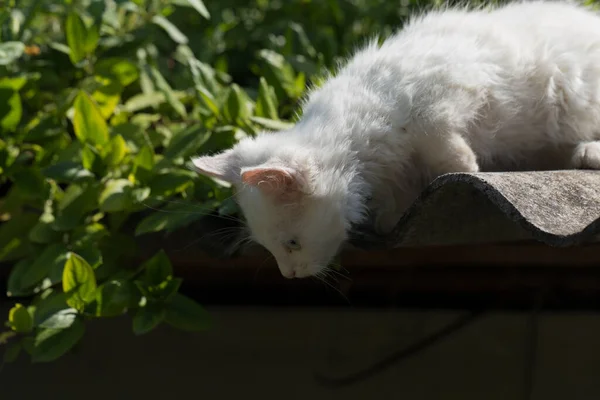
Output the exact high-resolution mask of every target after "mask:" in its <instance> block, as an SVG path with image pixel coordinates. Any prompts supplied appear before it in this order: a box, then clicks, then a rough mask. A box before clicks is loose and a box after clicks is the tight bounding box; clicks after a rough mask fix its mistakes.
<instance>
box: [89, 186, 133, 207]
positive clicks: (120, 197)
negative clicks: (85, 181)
mask: <svg viewBox="0 0 600 400" xmlns="http://www.w3.org/2000/svg"><path fill="white" fill-rule="evenodd" d="M132 186H133V184H132V183H131V182H130V181H129V180H127V179H111V180H109V181H108V182H106V185H105V186H104V189H103V190H102V192H101V193H100V198H99V199H98V200H99V203H100V210H102V211H105V212H117V211H123V210H126V209H127V208H128V207H130V206H131V197H130V190H131V187H132Z"/></svg>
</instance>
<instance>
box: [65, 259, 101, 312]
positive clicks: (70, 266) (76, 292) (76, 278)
mask: <svg viewBox="0 0 600 400" xmlns="http://www.w3.org/2000/svg"><path fill="white" fill-rule="evenodd" d="M62 286H63V291H64V292H65V293H66V294H67V304H68V305H69V306H71V307H73V308H75V309H77V310H79V311H82V310H83V309H84V308H85V306H86V305H88V304H89V303H91V302H92V301H94V299H95V298H96V276H95V275H94V270H93V269H92V267H91V266H90V264H88V262H87V261H86V260H84V259H83V257H81V256H79V255H77V254H75V253H69V256H68V258H67V262H66V263H65V268H64V271H63V277H62Z"/></svg>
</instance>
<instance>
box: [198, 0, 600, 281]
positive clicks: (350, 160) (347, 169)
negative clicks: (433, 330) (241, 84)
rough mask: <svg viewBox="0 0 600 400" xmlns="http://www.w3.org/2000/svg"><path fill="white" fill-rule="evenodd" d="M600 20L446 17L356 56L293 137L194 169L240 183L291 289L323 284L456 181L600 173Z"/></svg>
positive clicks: (308, 109)
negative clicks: (369, 225) (547, 172)
mask: <svg viewBox="0 0 600 400" xmlns="http://www.w3.org/2000/svg"><path fill="white" fill-rule="evenodd" d="M597 140H600V17H599V16H598V15H596V14H595V13H594V12H592V11H591V10H588V9H585V8H583V7H582V6H579V5H575V4H572V3H564V2H560V3H559V2H541V1H534V2H525V3H513V4H510V5H507V6H503V7H500V8H496V9H479V10H467V9H452V8H450V9H445V10H441V11H433V12H429V13H426V14H424V15H421V16H417V17H414V18H413V19H412V20H411V21H410V22H409V23H407V24H406V25H405V27H404V28H403V29H402V30H401V31H400V32H399V33H397V34H396V35H394V36H392V37H391V38H389V39H388V40H387V41H385V43H384V44H383V45H382V46H381V47H379V46H378V45H377V44H376V43H375V42H373V43H372V44H370V45H369V46H367V47H366V48H364V49H362V50H360V51H359V52H357V53H356V54H355V55H354V57H353V58H351V59H350V61H349V62H348V63H347V65H345V66H344V67H343V68H341V70H340V71H339V72H338V73H337V74H336V76H334V77H330V78H329V79H328V81H327V82H326V83H325V84H324V85H323V86H322V87H321V88H319V89H316V90H314V91H313V92H312V93H310V95H309V97H308V99H307V101H306V103H305V104H304V106H303V114H302V118H301V120H300V121H299V122H298V124H297V125H296V126H295V127H293V128H292V129H290V130H289V131H285V132H279V133H264V134H260V135H258V136H257V137H256V138H250V139H244V140H242V141H240V142H239V143H238V144H237V145H236V146H235V147H234V148H233V149H230V150H228V151H225V152H223V153H221V154H217V155H213V156H205V157H198V158H195V159H193V164H194V165H195V167H196V168H197V170H198V171H199V172H200V173H201V174H205V175H208V176H212V177H216V178H219V179H222V180H225V181H229V182H231V183H233V184H234V186H235V187H236V189H237V191H238V193H237V199H238V202H239V204H240V207H241V209H242V211H243V213H244V215H245V217H246V219H247V223H248V226H249V228H250V231H251V234H252V237H253V238H254V239H255V240H256V241H257V242H258V243H260V244H262V245H263V246H264V247H266V248H267V249H268V250H269V251H270V252H271V253H272V254H273V256H274V257H275V259H276V260H277V263H278V265H279V269H280V270H281V273H282V274H283V275H284V276H285V277H288V278H291V277H306V276H310V275H318V274H319V273H321V272H322V271H323V270H324V268H326V266H327V265H328V263H329V262H330V261H331V259H332V258H333V257H334V256H335V255H336V253H337V252H338V250H339V248H340V246H341V245H342V243H343V242H344V241H345V240H346V238H347V232H348V231H349V229H350V227H351V226H352V225H353V224H359V223H363V222H365V218H367V210H368V211H369V212H372V213H374V214H375V225H376V228H377V230H378V231H379V232H381V233H386V232H389V231H390V230H391V229H392V228H393V227H394V225H395V224H396V223H397V221H398V220H399V218H400V217H401V215H402V213H403V211H405V209H406V208H407V207H408V206H409V205H410V204H411V203H412V202H413V201H414V199H415V198H416V197H417V196H418V194H419V193H420V192H421V190H422V189H423V188H424V187H425V186H426V185H427V184H428V183H429V182H431V180H432V179H434V178H435V177H437V176H439V175H441V174H444V173H448V172H477V171H498V170H504V171H506V170H532V169H564V168H593V169H600V141H597Z"/></svg>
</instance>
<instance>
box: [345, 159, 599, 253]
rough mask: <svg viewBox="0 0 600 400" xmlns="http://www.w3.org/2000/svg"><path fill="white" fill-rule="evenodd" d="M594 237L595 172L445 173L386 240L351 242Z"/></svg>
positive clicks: (561, 242)
mask: <svg viewBox="0 0 600 400" xmlns="http://www.w3.org/2000/svg"><path fill="white" fill-rule="evenodd" d="M598 233H600V172H598V171H584V170H565V171H535V172H495V173H474V174H467V173H452V174H446V175H443V176H440V177H438V178H437V179H436V180H435V181H433V182H432V183H431V184H430V185H429V187H428V188H427V189H426V190H425V191H424V192H423V193H422V195H421V196H420V197H419V198H418V199H417V200H416V201H415V203H414V204H413V205H412V206H411V207H410V208H409V209H408V210H407V212H406V213H405V215H404V216H403V218H402V219H401V221H400V222H399V223H398V225H397V227H396V229H395V230H394V231H393V232H392V234H390V235H388V236H386V237H381V236H377V235H375V234H373V233H369V232H367V231H364V230H362V231H357V232H355V233H354V234H353V239H352V243H353V244H355V245H358V246H359V247H402V246H428V245H449V244H474V243H491V242H514V241H521V240H528V239H529V240H531V239H536V240H538V241H541V242H543V243H546V244H548V245H551V246H571V245H575V244H579V243H582V242H586V241H592V240H593V239H594V236H595V235H596V234H598Z"/></svg>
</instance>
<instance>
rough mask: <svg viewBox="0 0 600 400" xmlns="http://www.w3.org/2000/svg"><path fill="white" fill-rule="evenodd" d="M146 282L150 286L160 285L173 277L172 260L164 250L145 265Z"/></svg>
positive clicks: (144, 277)
mask: <svg viewBox="0 0 600 400" xmlns="http://www.w3.org/2000/svg"><path fill="white" fill-rule="evenodd" d="M142 267H143V269H144V276H143V279H144V281H145V282H146V283H147V284H149V285H159V284H160V283H162V282H164V281H166V280H167V278H169V277H171V276H172V275H173V267H172V266H171V260H169V257H168V256H167V253H165V251H164V250H162V249H161V250H160V251H159V252H158V253H156V254H155V255H154V256H153V257H152V258H150V259H149V260H148V261H146V262H145V263H144V264H143V266H142Z"/></svg>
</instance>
